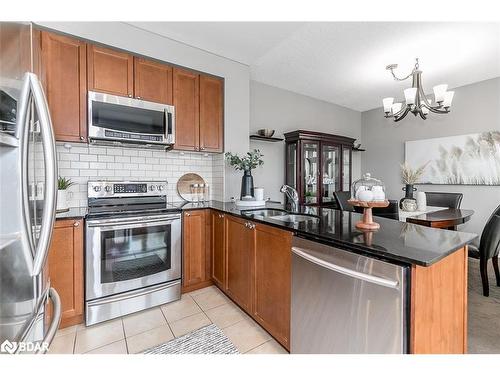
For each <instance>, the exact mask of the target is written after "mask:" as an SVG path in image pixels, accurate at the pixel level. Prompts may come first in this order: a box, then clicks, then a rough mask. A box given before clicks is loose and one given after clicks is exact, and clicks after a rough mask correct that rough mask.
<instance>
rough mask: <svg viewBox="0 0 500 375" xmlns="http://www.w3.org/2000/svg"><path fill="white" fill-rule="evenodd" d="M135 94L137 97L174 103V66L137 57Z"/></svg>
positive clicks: (135, 61)
mask: <svg viewBox="0 0 500 375" xmlns="http://www.w3.org/2000/svg"><path fill="white" fill-rule="evenodd" d="M134 94H135V97H136V98H137V99H143V100H148V101H151V102H157V103H163V104H172V67H171V66H169V65H166V64H161V63H158V62H156V61H152V60H147V59H143V58H140V57H135V58H134Z"/></svg>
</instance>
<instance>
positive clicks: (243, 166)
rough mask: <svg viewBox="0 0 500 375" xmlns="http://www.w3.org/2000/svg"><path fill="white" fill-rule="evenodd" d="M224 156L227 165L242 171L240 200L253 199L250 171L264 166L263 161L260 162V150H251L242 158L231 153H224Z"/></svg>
mask: <svg viewBox="0 0 500 375" xmlns="http://www.w3.org/2000/svg"><path fill="white" fill-rule="evenodd" d="M225 156H226V160H227V161H228V162H229V165H231V166H233V167H234V169H235V170H237V171H243V177H242V179H241V194H240V199H241V200H245V199H252V198H253V197H254V193H253V177H252V169H255V168H257V167H258V166H259V165H263V164H264V160H262V157H263V156H264V155H262V154H261V152H260V150H253V151H249V152H247V153H246V155H245V156H242V157H240V156H238V155H237V154H233V153H231V152H226V154H225Z"/></svg>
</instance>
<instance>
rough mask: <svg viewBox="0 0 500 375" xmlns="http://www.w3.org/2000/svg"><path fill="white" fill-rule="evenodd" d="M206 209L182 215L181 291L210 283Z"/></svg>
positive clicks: (187, 290)
mask: <svg viewBox="0 0 500 375" xmlns="http://www.w3.org/2000/svg"><path fill="white" fill-rule="evenodd" d="M207 213H208V211H207V210H193V211H189V212H185V213H184V215H183V226H182V232H183V233H182V243H183V246H182V247H183V257H182V259H183V266H182V291H183V292H189V291H192V290H195V289H199V288H203V287H205V286H208V285H210V284H212V281H211V280H210V247H209V246H208V245H209V238H208V239H207V235H209V231H208V230H207V225H209V224H210V222H209V220H207V218H206V217H207Z"/></svg>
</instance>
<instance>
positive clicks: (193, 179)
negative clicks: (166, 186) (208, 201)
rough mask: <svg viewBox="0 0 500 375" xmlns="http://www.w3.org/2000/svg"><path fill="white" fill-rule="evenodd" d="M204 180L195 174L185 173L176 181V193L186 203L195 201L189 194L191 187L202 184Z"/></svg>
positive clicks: (190, 193)
mask: <svg viewBox="0 0 500 375" xmlns="http://www.w3.org/2000/svg"><path fill="white" fill-rule="evenodd" d="M204 183H205V180H204V179H203V178H202V177H201V176H200V175H198V174H196V173H186V174H185V175H183V176H182V177H181V178H179V181H177V192H178V193H179V195H180V196H181V198H182V199H184V200H187V201H188V202H194V201H196V200H197V199H196V197H195V195H193V193H192V192H191V186H192V185H193V184H204ZM201 199H203V194H201Z"/></svg>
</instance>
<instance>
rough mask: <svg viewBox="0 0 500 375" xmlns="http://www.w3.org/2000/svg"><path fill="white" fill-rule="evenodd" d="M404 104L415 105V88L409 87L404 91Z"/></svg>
mask: <svg viewBox="0 0 500 375" xmlns="http://www.w3.org/2000/svg"><path fill="white" fill-rule="evenodd" d="M404 93H405V100H406V104H408V105H410V104H415V97H416V96H417V88H416V87H410V88H409V89H406V90H405V91H404Z"/></svg>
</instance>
